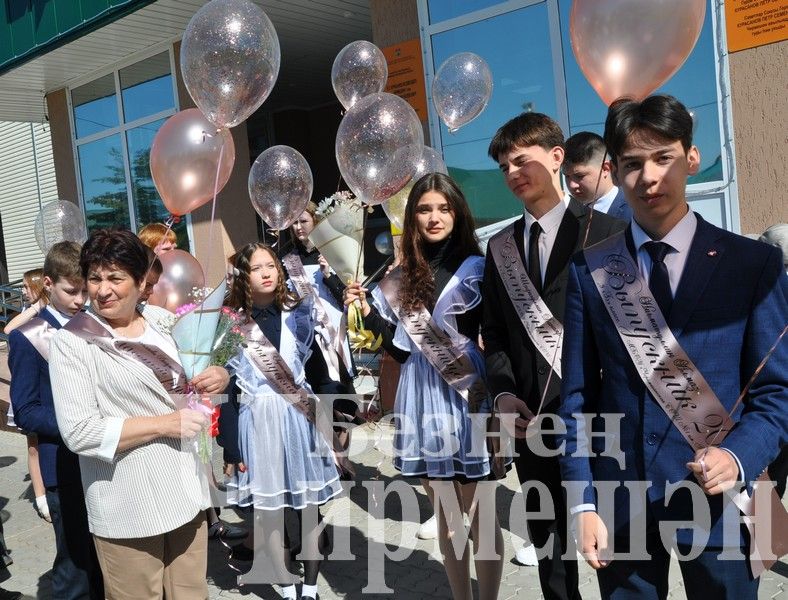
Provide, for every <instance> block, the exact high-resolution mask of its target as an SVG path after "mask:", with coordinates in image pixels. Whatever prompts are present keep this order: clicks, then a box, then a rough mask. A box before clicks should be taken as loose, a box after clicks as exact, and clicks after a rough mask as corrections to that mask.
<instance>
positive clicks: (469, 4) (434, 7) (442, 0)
mask: <svg viewBox="0 0 788 600" xmlns="http://www.w3.org/2000/svg"><path fill="white" fill-rule="evenodd" d="M501 1H502V0H428V2H427V6H428V7H429V12H430V23H439V22H440V21H446V20H447V19H451V18H453V17H459V16H461V15H466V14H468V13H470V12H475V11H477V10H481V9H482V8H487V7H488V6H493V5H495V4H500V3H501Z"/></svg>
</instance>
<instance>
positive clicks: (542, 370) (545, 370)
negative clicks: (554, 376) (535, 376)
mask: <svg viewBox="0 0 788 600" xmlns="http://www.w3.org/2000/svg"><path fill="white" fill-rule="evenodd" d="M545 373H547V367H545V366H544V365H542V366H541V367H539V375H544V374H545Z"/></svg>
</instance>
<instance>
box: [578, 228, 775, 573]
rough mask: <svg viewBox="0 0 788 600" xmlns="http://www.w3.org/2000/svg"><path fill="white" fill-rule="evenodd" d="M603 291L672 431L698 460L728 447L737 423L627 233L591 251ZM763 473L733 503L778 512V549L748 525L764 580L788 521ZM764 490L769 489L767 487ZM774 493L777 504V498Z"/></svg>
mask: <svg viewBox="0 0 788 600" xmlns="http://www.w3.org/2000/svg"><path fill="white" fill-rule="evenodd" d="M583 252H584V255H585V259H586V263H587V264H588V268H589V270H590V272H591V276H592V278H593V280H594V284H595V285H596V288H597V291H598V292H599V295H600V297H601V298H602V303H603V304H604V305H605V308H606V309H607V312H608V314H609V315H610V318H611V319H612V321H613V324H614V326H615V328H616V330H617V331H618V334H619V336H620V337H621V341H622V342H623V343H624V347H625V348H626V350H627V353H628V354H629V357H630V359H631V360H632V363H633V364H634V365H635V368H636V370H637V372H638V375H639V376H640V378H641V380H642V381H643V383H644V384H645V386H646V387H647V388H648V390H649V391H650V392H651V394H652V396H653V397H654V399H655V400H656V401H657V403H658V404H659V405H660V407H661V408H662V410H664V411H665V413H666V414H667V415H668V417H669V418H670V420H671V423H673V425H674V426H675V427H676V429H678V430H679V432H680V433H681V434H682V435H683V436H684V439H686V440H687V443H689V445H690V446H691V447H692V449H693V450H695V451H696V452H697V451H698V450H703V449H705V448H707V447H708V446H709V445H710V444H711V443H712V442H722V441H723V439H724V438H725V436H726V435H727V434H728V433H729V432H730V431H731V429H732V428H733V426H734V425H735V423H734V422H733V420H732V419H731V418H730V415H729V414H728V411H727V410H726V409H725V407H724V406H723V404H722V403H721V402H720V400H719V398H717V396H716V394H715V393H714V390H712V389H711V386H710V385H709V384H708V382H707V381H706V379H705V378H704V377H703V375H702V373H701V372H700V371H699V370H698V368H697V367H696V366H695V364H694V363H693V362H692V360H691V359H690V357H689V356H688V355H687V353H686V352H685V351H684V349H683V348H682V347H681V346H680V345H679V342H678V340H677V339H676V338H675V336H674V335H673V332H672V331H671V330H670V328H669V327H668V325H667V321H666V319H665V316H664V315H663V314H662V311H661V310H660V309H659V306H658V305H657V302H656V300H655V299H654V296H653V294H652V293H651V291H650V290H649V287H648V283H647V282H646V281H645V280H644V279H643V277H642V276H641V274H640V270H639V269H638V265H637V261H636V260H635V259H634V258H633V257H632V255H631V254H630V252H629V249H628V248H627V244H626V236H625V233H624V232H621V233H618V234H616V235H614V236H612V237H610V238H608V239H606V240H604V241H602V242H600V243H598V244H596V245H594V246H592V247H590V248H587V249H586V250H584V251H583ZM768 480H769V477H768V474H767V473H765V472H764V473H763V474H762V475H761V477H759V478H758V481H756V482H755V484H754V485H753V495H752V497H750V496H749V494H747V493H746V491H744V492H741V493H739V494H737V495H736V496H735V497H734V498H733V502H734V503H735V504H736V506H737V507H738V508H739V510H740V511H741V512H742V513H743V514H744V515H746V516H750V517H753V516H755V513H756V510H757V511H758V512H764V510H766V511H771V519H770V525H771V543H770V544H768V543H766V542H768V540H763V542H762V541H761V538H763V537H766V536H763V535H762V534H761V535H760V536H759V535H757V534H758V533H759V532H762V530H761V529H760V528H758V529H756V528H755V527H754V526H753V524H752V522H750V521H749V520H748V523H747V528H748V530H749V532H750V538H751V540H752V542H751V544H750V557H749V558H750V567H751V569H752V571H753V576H754V577H758V576H759V575H760V574H761V573H762V572H763V571H764V570H766V569H768V568H769V567H770V566H771V565H772V564H774V562H775V561H776V560H777V558H779V557H780V556H782V555H784V554H786V552H788V513H786V511H785V508H784V507H783V505H782V502H781V501H780V499H779V498H778V497H777V494H776V493H775V491H774V488H773V487H772V486H770V485H768V484H767V483H766V482H768ZM759 482H760V483H763V485H760V484H759ZM769 492H771V497H769Z"/></svg>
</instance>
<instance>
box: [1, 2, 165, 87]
mask: <svg viewBox="0 0 788 600" xmlns="http://www.w3.org/2000/svg"><path fill="white" fill-rule="evenodd" d="M153 1H154V0H5V2H3V3H2V4H0V75H2V74H3V73H5V72H6V71H9V70H10V69H13V68H14V67H17V66H19V65H20V64H22V63H24V62H26V61H28V60H31V59H33V58H35V57H36V56H40V55H41V54H44V53H46V52H49V51H50V50H53V49H54V48H57V47H58V46H62V45H63V44H66V43H68V42H70V41H73V40H75V39H77V38H79V37H81V36H83V35H85V34H87V33H90V32H91V31H94V30H95V29H98V28H99V27H103V26H104V25H107V24H109V23H112V22H113V21H116V20H117V19H120V18H121V17H124V16H126V15H128V14H130V13H132V12H134V11H135V10H138V9H140V8H142V7H143V6H145V5H147V4H151V3H152V2H153Z"/></svg>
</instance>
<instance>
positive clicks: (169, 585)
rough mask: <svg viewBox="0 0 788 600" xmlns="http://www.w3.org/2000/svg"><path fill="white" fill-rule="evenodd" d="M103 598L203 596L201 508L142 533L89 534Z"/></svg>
mask: <svg viewBox="0 0 788 600" xmlns="http://www.w3.org/2000/svg"><path fill="white" fill-rule="evenodd" d="M93 539H94V540H95V543H96V553H97V554H98V559H99V563H100V564H101V572H102V573H103V574H104V593H105V595H106V598H107V600H140V599H141V598H144V599H145V600H163V599H164V598H166V600H204V599H207V598H208V583H207V580H206V569H207V567H208V528H207V525H206V522H205V511H200V512H199V513H197V516H196V517H195V518H194V519H192V520H191V521H190V522H188V523H186V524H185V525H181V526H180V527H178V528H177V529H173V530H172V531H168V532H167V533H162V534H160V535H154V536H150V537H145V538H131V539H109V538H102V537H98V536H93Z"/></svg>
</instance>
